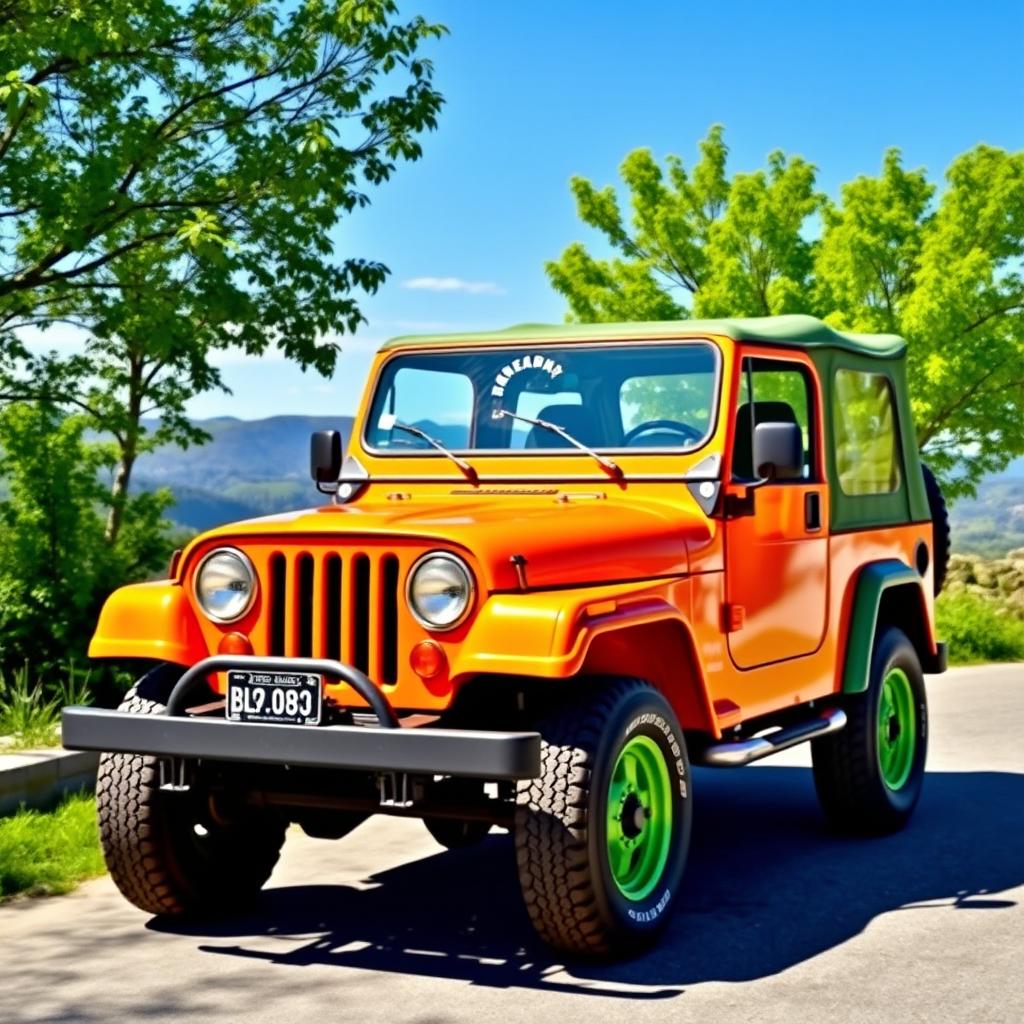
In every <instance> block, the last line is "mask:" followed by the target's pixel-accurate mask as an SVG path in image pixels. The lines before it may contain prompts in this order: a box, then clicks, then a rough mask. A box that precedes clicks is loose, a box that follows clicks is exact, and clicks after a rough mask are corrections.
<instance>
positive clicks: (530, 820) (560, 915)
mask: <svg viewBox="0 0 1024 1024" xmlns="http://www.w3.org/2000/svg"><path fill="white" fill-rule="evenodd" d="M639 689H643V690H649V691H651V692H652V693H658V691H657V690H655V688H654V687H652V686H650V684H648V683H646V682H644V681H643V680H640V679H621V680H616V681H614V682H611V683H609V684H608V685H606V686H605V687H603V688H601V689H596V688H595V689H594V690H591V691H588V693H587V695H586V697H585V698H584V699H582V700H580V701H577V702H575V703H573V704H571V705H569V706H567V707H565V708H563V709H562V710H561V712H560V713H559V714H557V715H554V716H552V717H551V718H549V719H548V720H547V721H546V722H545V723H544V725H543V726H542V729H541V732H542V735H543V743H542V744H541V771H540V776H539V777H538V778H536V779H526V780H523V781H522V782H520V783H519V786H518V789H517V794H516V804H517V806H516V822H515V828H514V830H513V831H514V835H515V848H516V864H517V867H518V870H519V883H520V887H521V889H522V893H523V900H524V902H525V904H526V912H527V914H528V915H529V917H530V921H531V923H532V924H533V927H534V928H535V929H536V931H537V933H538V935H539V936H540V937H541V939H543V940H544V941H545V942H546V943H547V944H548V945H550V946H553V947H555V948H556V949H559V950H562V951H564V952H568V953H571V954H577V955H583V956H593V957H603V956H607V955H609V954H611V953H617V952H620V951H621V949H620V948H619V947H620V946H621V942H619V941H617V939H618V938H619V937H617V936H615V935H613V934H611V933H610V932H609V931H608V929H607V928H606V925H605V923H604V921H603V920H602V916H601V912H600V908H599V904H598V899H599V897H598V893H597V891H596V889H595V886H594V879H593V874H592V872H593V865H592V864H591V862H590V858H589V855H588V852H589V851H588V834H589V829H588V820H587V818H588V803H589V795H590V787H591V779H592V776H593V774H594V770H595V769H594V765H593V753H592V752H594V751H596V750H597V749H598V747H599V744H600V741H601V737H602V734H603V732H604V729H605V723H606V721H607V719H608V718H609V716H611V715H612V713H613V712H614V711H615V708H616V705H617V704H618V703H619V701H620V700H621V699H622V698H623V697H625V696H626V695H627V694H629V693H632V692H634V691H636V690H639Z"/></svg>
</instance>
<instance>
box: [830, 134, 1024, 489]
mask: <svg viewBox="0 0 1024 1024" xmlns="http://www.w3.org/2000/svg"><path fill="white" fill-rule="evenodd" d="M936 191H937V190H936V188H935V186H934V185H933V184H931V183H930V182H929V181H928V180H927V177H926V174H925V172H924V171H923V170H915V171H906V170H904V168H903V166H902V164H901V161H900V154H899V152H898V150H890V151H889V152H888V153H887V154H886V156H885V161H884V165H883V169H882V173H881V175H880V176H879V177H877V178H857V179H856V180H855V181H852V182H850V183H849V184H847V185H844V186H843V188H842V190H841V202H840V204H839V205H838V206H837V207H835V208H829V209H828V210H827V211H826V215H825V229H824V232H823V234H822V239H821V243H820V246H819V249H818V254H817V260H816V265H815V270H816V275H817V279H816V289H817V301H818V308H819V309H820V310H821V311H822V312H823V313H824V314H825V315H826V316H827V317H828V319H829V320H830V321H831V322H832V323H834V324H836V325H837V326H842V327H847V328H850V329H852V330H869V331H892V332H894V333H896V334H901V335H902V336H903V337H905V338H906V339H907V342H908V345H909V351H908V359H909V366H910V380H911V398H912V403H913V408H914V420H915V423H916V426H917V435H918V437H917V439H918V444H919V445H920V446H921V449H922V451H923V452H924V453H925V454H926V456H927V459H928V461H929V463H930V464H931V465H932V467H933V468H934V469H935V470H936V471H937V472H938V473H940V474H941V475H942V476H943V477H944V486H945V488H946V490H947V493H948V494H950V495H957V494H965V493H967V494H970V493H974V491H975V489H976V487H977V484H978V482H979V480H980V479H981V477H982V476H983V475H984V474H985V473H989V472H992V471H995V470H999V469H1002V468H1003V467H1004V466H1005V465H1006V464H1007V462H1009V460H1010V459H1011V458H1013V457H1015V456H1016V455H1019V454H1021V453H1022V452H1024V277H1022V274H1021V269H1022V259H1024V153H1007V152H1006V151H1004V150H1000V149H994V148H992V147H990V146H977V147H975V148H974V149H973V150H971V151H970V152H968V153H965V154H964V155H963V156H960V157H958V158H957V159H956V160H954V161H953V163H952V164H951V166H950V167H949V170H948V171H947V173H946V186H945V188H944V189H943V190H942V192H941V193H940V194H939V195H938V197H937V198H936Z"/></svg>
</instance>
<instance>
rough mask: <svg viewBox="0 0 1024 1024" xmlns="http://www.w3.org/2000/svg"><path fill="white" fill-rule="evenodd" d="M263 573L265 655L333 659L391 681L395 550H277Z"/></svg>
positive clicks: (395, 633) (395, 667)
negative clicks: (265, 576) (264, 590)
mask: <svg viewBox="0 0 1024 1024" xmlns="http://www.w3.org/2000/svg"><path fill="white" fill-rule="evenodd" d="M267 577H268V578H267V580H266V587H267V597H268V606H269V607H268V616H269V621H268V630H267V639H268V647H269V650H268V653H269V654H275V655H284V656H287V657H299V658H333V659H335V660H338V661H342V662H345V663H346V664H349V665H353V666H355V667H356V668H358V669H359V670H360V671H362V672H365V673H366V674H367V675H369V676H370V678H371V679H373V680H374V681H376V682H381V683H384V684H392V683H395V682H397V680H398V600H399V595H398V581H399V568H398V557H397V555H394V554H391V553H380V552H373V553H366V552H360V553H357V554H342V553H338V552H336V551H331V552H329V553H324V552H310V551H299V552H294V553H292V552H289V553H287V554H285V553H281V552H277V553H275V554H273V555H271V556H270V560H269V564H268V573H267Z"/></svg>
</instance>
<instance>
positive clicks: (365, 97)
mask: <svg viewBox="0 0 1024 1024" xmlns="http://www.w3.org/2000/svg"><path fill="white" fill-rule="evenodd" d="M441 31H442V30H441V29H440V28H439V27H438V26H435V25H431V24H428V23H427V22H426V21H424V20H423V19H422V18H419V17H415V18H411V19H409V20H402V19H400V18H399V17H398V14H397V6H396V4H395V3H394V2H393V0H298V2H288V0H185V2H181V0H178V2H175V0H105V2H104V3H102V4H100V3H92V2H84V3H78V4H71V5H68V4H66V3H63V2H57V0H19V2H18V3H12V2H4V0H0V364H5V365H6V366H7V369H8V374H7V376H8V378H9V379H8V386H7V387H6V388H5V389H4V390H5V393H6V394H8V395H9V396H10V397H32V396H33V394H34V395H35V396H36V397H40V396H42V397H46V398H50V399H53V398H55V397H57V396H56V395H55V394H53V393H49V394H47V393H44V392H43V389H42V388H41V387H40V382H41V381H45V382H46V383H48V384H52V383H53V382H54V380H55V379H57V378H60V377H61V376H63V384H62V392H61V393H62V395H63V396H64V397H65V398H66V399H67V400H68V401H69V402H71V403H72V404H75V405H77V406H79V407H80V408H81V409H82V410H83V411H85V412H87V413H88V414H89V415H90V416H91V417H92V418H93V420H94V421H95V423H96V425H97V426H99V427H100V428H101V429H103V430H105V431H107V432H109V433H110V434H111V435H113V436H114V437H115V438H116V440H117V442H118V445H119V450H120V462H119V472H118V473H117V474H116V475H115V480H114V493H113V502H112V505H111V513H110V519H109V521H108V524H107V531H106V533H107V537H108V540H113V539H114V538H115V537H116V534H117V532H118V530H119V529H120V523H121V519H122V517H123V509H124V504H125V502H126V501H127V495H128V482H129V478H130V475H131V470H132V466H133V464H134V461H135V459H136V458H137V456H138V455H139V454H140V452H142V451H144V450H145V449H146V448H147V447H151V446H153V445H154V444H158V443H161V442H165V441H175V442H178V443H181V444H188V443H190V442H192V441H195V440H197V439H198V436H199V435H197V433H196V431H195V430H194V429H193V428H192V427H191V426H190V425H189V424H188V421H187V419H186V417H185V415H184V405H185V401H186V400H187V399H188V398H189V397H191V396H192V395H194V394H196V393H197V392H200V391H203V390H207V389H209V388H211V387H216V386H218V385H219V384H220V378H219V376H218V373H217V370H216V369H215V367H214V366H213V365H212V364H211V362H210V358H209V357H210V353H211V352H212V351H215V350H217V349H226V348H236V349H241V350H243V351H245V352H247V353H251V354H254V355H255V354H259V353H262V352H264V351H266V350H267V349H268V347H270V346H277V347H278V348H279V349H280V350H281V351H282V352H283V354H284V355H285V356H287V357H288V358H291V359H294V360H295V361H297V362H298V363H299V364H300V365H301V366H303V367H307V366H311V367H313V368H315V369H316V370H318V371H320V372H321V373H329V372H330V371H331V370H332V369H333V366H334V362H335V359H336V356H337V350H336V348H335V347H334V346H332V345H327V344H322V343H321V342H322V338H323V335H324V334H325V333H327V332H343V331H346V330H348V331H351V330H353V329H355V327H356V326H357V325H358V323H359V322H360V321H361V319H362V317H361V314H360V311H359V306H358V302H357V300H356V298H355V297H354V293H357V292H359V291H364V292H372V291H374V290H376V289H377V287H378V286H379V285H380V284H381V282H382V281H383V280H384V278H385V276H386V273H387V269H386V267H384V266H383V265H382V264H380V263H378V262H374V261H372V260H369V259H366V258H364V257H361V256H357V255H353V254H350V253H345V252H338V251H336V246H335V243H334V242H333V241H332V235H331V232H332V231H333V230H334V229H335V228H337V226H338V224H339V222H340V220H341V219H342V218H343V217H344V216H345V215H346V214H348V213H350V212H352V211H353V210H355V209H356V208H358V207H360V206H363V205H365V204H366V203H368V202H369V195H368V189H369V188H370V187H372V186H375V185H379V184H381V183H382V182H384V181H386V180H387V179H388V178H389V177H390V176H391V175H392V173H393V172H394V170H395V168H396V165H397V163H398V162H399V161H401V160H415V159H417V158H418V157H419V156H420V155H421V143H420V141H419V138H420V136H421V134H422V133H423V132H424V131H426V130H428V129H431V128H433V127H434V126H435V125H436V120H437V115H438V112H439V110H440V106H441V102H442V100H441V97H440V95H439V94H438V92H437V91H436V89H435V88H434V87H433V84H432V74H433V69H432V66H431V63H430V61H429V60H426V59H424V58H423V57H422V56H420V54H419V50H420V49H421V47H422V44H423V43H424V42H425V41H426V40H428V39H430V38H432V37H435V36H437V35H439V34H440V33H441ZM57 321H67V322H70V323H73V324H76V325H78V326H80V327H82V328H83V329H85V330H86V331H87V332H88V335H89V340H88V342H87V344H86V347H85V352H84V354H83V355H82V356H81V357H79V358H78V359H76V360H75V361H74V362H73V363H71V364H68V365H65V366H64V367H63V368H61V369H60V370H59V371H58V370H55V369H54V368H53V367H52V366H48V365H46V364H45V361H44V362H42V363H41V362H40V361H39V360H38V359H36V360H31V359H29V360H26V356H27V353H26V352H25V350H24V348H23V346H22V345H21V342H20V340H19V332H18V329H19V328H24V327H27V326H43V327H45V326H47V325H51V324H53V323H54V322H57ZM76 374H77V376H76ZM75 381H77V383H75ZM147 413H148V414H151V415H152V414H158V415H159V416H160V417H161V426H160V428H159V433H158V435H155V436H152V437H149V438H146V437H145V431H144V430H143V428H142V426H141V423H140V420H141V417H142V416H143V415H145V414H147Z"/></svg>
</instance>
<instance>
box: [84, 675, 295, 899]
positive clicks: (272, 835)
mask: <svg viewBox="0 0 1024 1024" xmlns="http://www.w3.org/2000/svg"><path fill="white" fill-rule="evenodd" d="M139 688H140V689H143V690H144V689H145V687H144V686H143V685H142V683H140V687H139ZM120 710H121V711H127V712H129V713H131V714H141V715H154V714H161V713H163V711H164V706H163V705H162V704H160V703H158V702H156V701H153V700H148V699H146V698H145V697H142V696H140V695H139V693H138V692H137V690H135V689H133V690H131V691H129V693H128V695H127V696H126V697H125V699H124V701H123V703H122V704H121V707H120ZM96 806H97V811H98V814H99V830H100V841H101V843H102V846H103V855H104V858H105V859H106V863H107V870H108V871H109V872H110V876H111V878H112V879H113V880H114V883H115V884H116V885H117V887H118V889H120V890H121V892H122V894H123V895H124V896H125V897H126V898H127V899H128V900H129V901H131V902H132V903H134V904H135V906H137V907H138V908H139V909H140V910H144V911H146V912H147V913H149V914H166V915H182V914H189V915H204V916H205V915H211V914H216V913H219V912H225V911H228V910H234V909H238V908H240V907H242V906H244V905H245V904H246V903H248V902H249V901H250V900H252V899H253V898H254V897H255V896H256V894H257V893H258V892H259V890H260V889H261V888H262V886H263V884H264V883H265V882H266V881H267V879H268V878H269V877H270V872H271V871H272V870H273V867H274V865H275V863H276V862H277V858H278V855H279V854H280V852H281V847H282V845H283V844H284V836H285V826H286V823H285V822H284V821H283V820H282V819H280V818H279V817H277V816H276V815H274V814H270V813H266V812H258V811H257V812H250V811H245V810H243V811H242V813H241V816H240V817H238V818H237V819H236V820H232V821H230V822H225V821H223V820H222V819H221V818H220V816H219V815H217V814H215V813H213V809H212V807H211V805H210V802H209V800H208V799H206V798H205V794H204V793H203V792H202V791H201V789H200V788H199V787H193V788H192V789H191V790H190V791H188V792H177V793H176V792H167V791H165V790H163V789H161V788H160V780H159V764H158V763H157V759H156V758H155V757H149V756H145V755H142V754H103V755H102V757H101V758H100V765H99V772H98V775H97V779H96Z"/></svg>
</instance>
